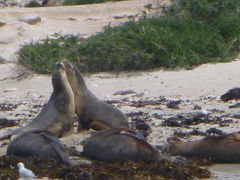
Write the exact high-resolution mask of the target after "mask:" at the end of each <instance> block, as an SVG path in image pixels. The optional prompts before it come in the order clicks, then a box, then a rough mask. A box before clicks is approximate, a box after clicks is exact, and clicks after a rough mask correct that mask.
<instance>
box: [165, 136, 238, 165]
mask: <svg viewBox="0 0 240 180" xmlns="http://www.w3.org/2000/svg"><path fill="white" fill-rule="evenodd" d="M170 141H171V142H170V145H169V148H168V152H169V154H170V155H174V156H175V155H181V156H185V157H198V158H206V159H210V160H212V161H213V162H217V163H240V133H232V134H227V135H222V136H210V137H206V138H203V139H201V140H196V141H189V142H183V141H181V140H180V139H178V138H173V139H171V140H170Z"/></svg>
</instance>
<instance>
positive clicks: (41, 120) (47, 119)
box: [0, 63, 75, 140]
mask: <svg viewBox="0 0 240 180" xmlns="http://www.w3.org/2000/svg"><path fill="white" fill-rule="evenodd" d="M52 85H53V92H52V95H51V97H50V99H49V101H48V102H47V104H46V105H44V107H43V108H42V110H41V111H40V113H39V114H38V115H37V117H36V118H35V119H33V120H32V121H31V122H30V123H29V124H27V125H26V126H24V127H20V128H17V129H15V130H13V131H12V132H10V133H9V134H7V135H5V136H3V137H0V140H4V139H8V138H10V137H11V136H12V135H14V134H18V133H23V132H26V131H29V130H47V131H50V132H51V133H53V134H54V135H55V136H58V137H62V136H64V135H66V134H68V133H69V132H72V131H73V123H74V120H75V118H74V116H75V104H74V95H73V92H72V88H71V86H70V84H69V82H68V79H67V75H66V72H65V67H64V64H63V63H57V64H56V69H55V71H54V72H53V75H52Z"/></svg>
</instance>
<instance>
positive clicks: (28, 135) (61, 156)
mask: <svg viewBox="0 0 240 180" xmlns="http://www.w3.org/2000/svg"><path fill="white" fill-rule="evenodd" d="M64 151H65V149H64V146H63V145H62V143H61V141H60V140H59V139H58V138H57V137H55V136H54V135H53V134H52V133H50V132H49V131H39V130H35V131H28V132H25V133H23V134H20V135H19V136H17V137H16V138H14V140H13V141H12V142H11V143H10V144H9V145H8V148H7V155H14V156H20V157H29V156H43V157H47V158H51V159H54V160H56V161H57V162H60V163H63V164H67V165H71V164H72V163H71V162H70V160H69V158H68V155H67V154H66V153H65V152H64Z"/></svg>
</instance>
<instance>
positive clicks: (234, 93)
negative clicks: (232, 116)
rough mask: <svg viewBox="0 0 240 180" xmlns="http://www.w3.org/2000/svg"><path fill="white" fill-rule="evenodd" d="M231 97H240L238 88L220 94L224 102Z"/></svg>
mask: <svg viewBox="0 0 240 180" xmlns="http://www.w3.org/2000/svg"><path fill="white" fill-rule="evenodd" d="M233 99H240V88H233V89H230V90H229V91H228V92H226V93H225V94H223V95H222V96H221V100H222V101H224V102H227V101H230V100H233Z"/></svg>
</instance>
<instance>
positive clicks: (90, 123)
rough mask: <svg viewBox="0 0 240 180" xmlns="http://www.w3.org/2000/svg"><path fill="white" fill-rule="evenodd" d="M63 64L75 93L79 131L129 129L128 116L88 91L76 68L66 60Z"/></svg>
mask: <svg viewBox="0 0 240 180" xmlns="http://www.w3.org/2000/svg"><path fill="white" fill-rule="evenodd" d="M63 63H64V65H65V67H66V73H67V77H68V81H69V83H70V85H71V87H72V90H73V93H74V99H75V107H76V109H75V111H76V114H77V116H78V120H79V127H78V129H90V128H92V129H94V130H102V129H109V128H129V125H128V120H127V118H126V116H125V115H124V114H123V113H122V112H121V111H120V110H119V109H117V108H116V107H114V106H112V105H110V104H107V103H105V102H104V101H102V100H100V99H98V98H97V97H96V96H95V95H94V94H93V93H91V92H90V91H89V90H88V88H87V86H86V84H85V82H84V80H83V77H82V75H81V73H80V71H79V70H78V68H77V67H76V66H72V65H71V64H70V63H69V62H67V61H66V60H65V61H63Z"/></svg>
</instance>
